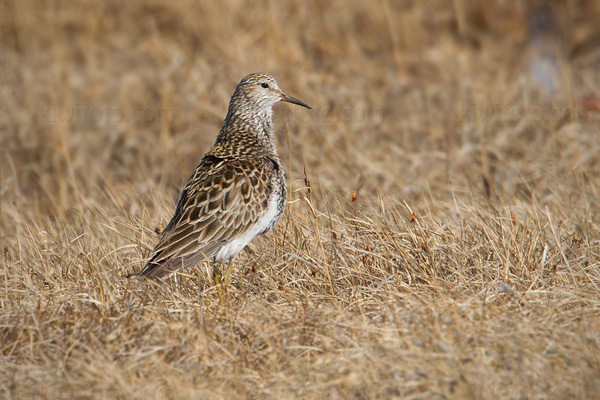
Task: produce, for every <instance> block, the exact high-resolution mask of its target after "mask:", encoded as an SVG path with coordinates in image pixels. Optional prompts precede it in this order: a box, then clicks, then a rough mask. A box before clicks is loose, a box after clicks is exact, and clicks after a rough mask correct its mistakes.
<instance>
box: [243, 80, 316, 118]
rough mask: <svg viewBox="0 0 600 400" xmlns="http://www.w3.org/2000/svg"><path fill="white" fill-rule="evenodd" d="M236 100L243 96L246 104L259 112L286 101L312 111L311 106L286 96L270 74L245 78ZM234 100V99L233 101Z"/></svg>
mask: <svg viewBox="0 0 600 400" xmlns="http://www.w3.org/2000/svg"><path fill="white" fill-rule="evenodd" d="M235 92H236V93H235V94H234V98H235V97H237V96H236V95H238V96H242V97H243V98H244V100H245V101H246V102H248V103H249V104H250V105H252V106H253V107H255V108H256V109H257V110H264V109H271V107H273V105H274V104H275V103H278V102H280V101H285V102H288V103H292V104H297V105H299V106H302V107H306V108H308V109H310V106H309V105H308V104H306V103H304V102H302V101H300V100H298V99H296V98H294V97H292V96H288V95H287V94H285V93H284V92H283V91H282V90H281V89H280V88H279V85H278V84H277V81H276V80H275V78H273V77H272V76H271V75H269V74H262V73H256V74H250V75H247V76H246V77H244V78H243V79H242V80H241V81H240V83H239V84H238V86H237V88H236V90H235ZM233 100H234V99H233V98H232V101H233Z"/></svg>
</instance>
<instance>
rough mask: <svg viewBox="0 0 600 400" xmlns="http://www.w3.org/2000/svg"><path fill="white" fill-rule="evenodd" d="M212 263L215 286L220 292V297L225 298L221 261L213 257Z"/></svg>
mask: <svg viewBox="0 0 600 400" xmlns="http://www.w3.org/2000/svg"><path fill="white" fill-rule="evenodd" d="M211 264H212V268H213V271H212V272H213V280H214V282H215V287H216V288H217V292H218V293H219V298H220V299H223V274H222V273H221V262H220V261H217V260H216V259H215V258H213V261H212V263H211Z"/></svg>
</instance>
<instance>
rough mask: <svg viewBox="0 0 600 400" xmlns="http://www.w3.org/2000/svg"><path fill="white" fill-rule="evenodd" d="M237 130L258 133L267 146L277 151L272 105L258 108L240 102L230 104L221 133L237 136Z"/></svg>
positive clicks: (260, 139) (274, 151)
mask: <svg viewBox="0 0 600 400" xmlns="http://www.w3.org/2000/svg"><path fill="white" fill-rule="evenodd" d="M236 131H238V132H239V131H244V132H248V133H251V134H253V135H256V137H257V138H258V139H259V141H260V142H261V143H263V144H264V145H265V147H266V148H268V149H269V150H271V151H272V152H273V153H275V154H276V153H277V148H276V146H275V131H274V129H273V108H272V107H264V108H261V109H258V110H257V109H256V108H254V109H253V108H252V107H250V106H248V105H243V104H240V103H239V102H238V103H237V104H236V105H232V104H230V105H229V110H228V111H227V117H226V118H225V123H224V124H223V129H222V130H221V133H222V134H227V135H231V136H233V138H235V132H236Z"/></svg>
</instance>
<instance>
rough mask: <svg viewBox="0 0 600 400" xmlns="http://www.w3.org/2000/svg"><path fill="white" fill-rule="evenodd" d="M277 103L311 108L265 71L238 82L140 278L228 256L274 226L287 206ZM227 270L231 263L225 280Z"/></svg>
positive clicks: (156, 276) (233, 255)
mask: <svg viewBox="0 0 600 400" xmlns="http://www.w3.org/2000/svg"><path fill="white" fill-rule="evenodd" d="M279 101H285V102H288V103H293V104H298V105H300V106H303V107H306V108H310V107H309V106H308V105H307V104H305V103H303V102H302V101H300V100H298V99H295V98H293V97H290V96H288V95H286V94H285V93H283V92H282V91H281V89H280V88H279V85H278V84H277V81H275V79H274V78H273V77H272V76H271V75H268V74H251V75H248V76H246V77H245V78H244V79H242V80H241V81H240V83H239V84H238V85H237V87H236V89H235V92H234V93H233V96H232V97H231V100H230V102H229V110H228V111H227V117H226V118H225V123H224V124H223V127H222V128H221V131H220V133H219V135H218V136H217V140H216V142H215V144H214V145H213V146H212V148H211V149H210V150H209V151H208V152H207V153H206V154H205V155H204V156H203V157H202V160H201V161H200V164H199V165H198V166H197V167H196V170H195V171H194V173H193V174H192V176H191V177H190V179H189V180H188V182H187V184H186V185H185V187H184V189H183V192H182V193H181V196H180V198H179V202H178V203H177V208H176V210H175V215H173V218H172V219H171V222H169V224H168V225H167V227H166V228H165V229H164V231H163V232H162V234H161V237H160V240H159V242H158V244H157V245H156V247H155V248H154V250H153V252H152V257H151V258H150V261H148V264H147V265H146V267H145V268H144V269H143V270H142V272H140V274H139V276H144V277H152V278H159V279H165V278H167V277H168V276H170V275H171V274H173V273H174V272H176V271H177V270H179V269H181V268H187V267H190V266H193V265H196V264H198V263H200V262H201V261H202V260H204V259H209V260H213V261H215V262H217V263H218V262H221V261H226V260H232V259H233V258H234V257H235V256H236V255H237V254H238V253H239V252H240V251H242V249H244V247H246V245H247V244H248V243H250V241H251V240H252V239H254V238H255V237H256V236H258V235H261V234H263V233H265V232H267V231H268V230H270V229H271V228H273V226H274V225H275V224H276V223H277V221H278V220H279V218H281V215H282V214H283V211H284V209H285V204H286V181H285V172H284V170H283V166H282V165H281V161H280V160H279V157H278V155H277V148H276V146H275V132H274V130H273V105H274V104H275V103H277V102H279ZM230 273H231V265H230V267H229V269H228V271H227V275H226V279H228V277H229V274H230Z"/></svg>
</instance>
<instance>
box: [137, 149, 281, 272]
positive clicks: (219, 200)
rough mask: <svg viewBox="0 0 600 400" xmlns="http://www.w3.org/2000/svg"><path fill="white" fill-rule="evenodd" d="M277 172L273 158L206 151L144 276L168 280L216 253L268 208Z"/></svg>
mask: <svg viewBox="0 0 600 400" xmlns="http://www.w3.org/2000/svg"><path fill="white" fill-rule="evenodd" d="M274 173H275V170H274V166H273V163H271V162H269V160H262V159H253V160H232V159H221V158H218V157H214V156H211V155H206V156H205V157H204V159H203V160H202V162H201V163H200V165H198V167H197V168H196V171H195V172H194V174H193V175H192V177H191V178H190V180H189V181H188V183H187V185H186V186H185V188H184V190H183V192H182V194H181V197H180V199H179V202H178V204H177V208H176V210H175V215H174V216H173V218H172V219H171V222H170V223H169V224H168V225H167V227H166V228H165V230H164V232H163V234H162V236H161V238H160V241H159V242H158V244H157V245H156V247H155V248H154V251H153V255H152V258H151V259H150V261H149V262H148V264H147V265H146V267H145V268H144V269H143V270H142V272H140V276H146V277H154V278H164V277H167V276H168V275H170V274H172V273H173V272H175V271H177V270H179V269H181V268H187V267H190V266H193V265H196V264H197V263H199V262H200V261H201V260H202V259H204V258H212V257H215V254H216V253H217V252H218V251H219V249H220V248H221V247H222V246H223V245H224V244H226V243H228V241H230V240H231V239H233V238H235V237H237V236H239V235H242V234H243V233H244V232H245V231H246V230H248V229H249V228H250V227H251V226H252V225H253V224H254V223H256V221H257V220H258V218H259V216H260V214H261V213H263V212H264V211H265V210H266V209H267V207H268V199H269V197H270V195H271V192H272V191H273V187H272V184H271V176H272V174H274Z"/></svg>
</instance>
